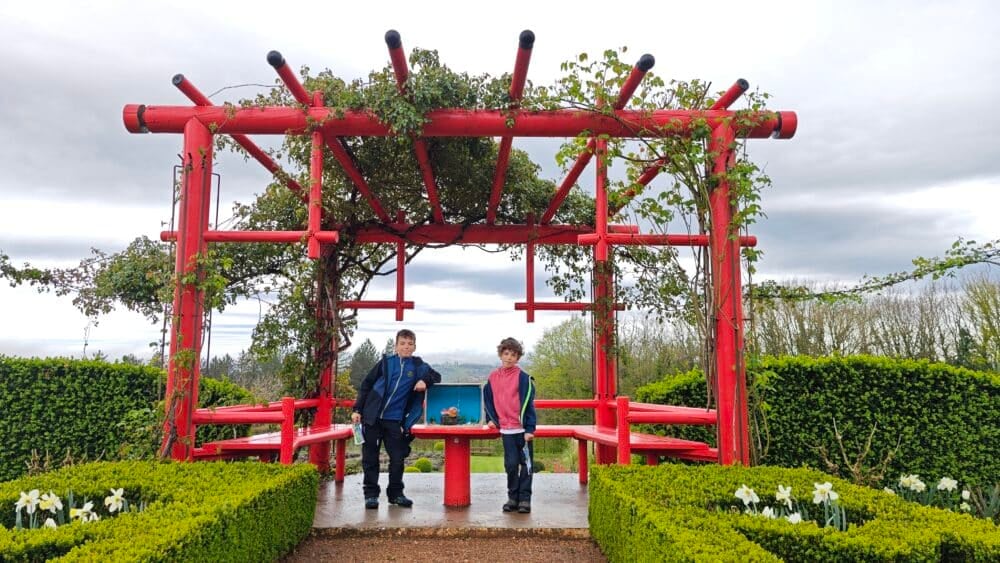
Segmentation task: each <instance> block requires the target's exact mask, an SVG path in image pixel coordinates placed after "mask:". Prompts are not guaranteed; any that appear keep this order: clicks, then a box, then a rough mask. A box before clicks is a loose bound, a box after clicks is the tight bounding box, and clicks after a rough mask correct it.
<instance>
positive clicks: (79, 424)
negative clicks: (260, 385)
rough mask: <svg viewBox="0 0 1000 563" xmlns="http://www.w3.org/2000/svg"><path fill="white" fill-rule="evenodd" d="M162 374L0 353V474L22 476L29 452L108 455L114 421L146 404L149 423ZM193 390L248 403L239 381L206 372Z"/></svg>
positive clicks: (229, 433)
mask: <svg viewBox="0 0 1000 563" xmlns="http://www.w3.org/2000/svg"><path fill="white" fill-rule="evenodd" d="M164 378H165V375H164V373H163V370H160V369H156V368H152V367H146V366H136V365H130V364H110V363H106V362H98V361H90V360H73V359H66V358H48V359H37V358H32V359H26V358H10V357H6V356H0V444H2V448H0V479H13V478H15V477H18V476H20V475H23V474H24V473H25V471H26V465H25V464H26V462H27V461H28V460H29V459H31V451H32V450H36V451H38V453H39V454H40V455H42V456H44V455H45V453H46V451H48V452H49V453H50V454H51V455H52V456H53V457H54V458H55V459H61V458H62V457H63V456H65V455H66V451H67V450H69V451H70V452H71V453H72V455H73V456H74V457H81V456H83V455H86V456H87V457H89V458H90V459H94V458H96V457H98V456H101V455H103V456H105V457H106V458H110V459H114V458H115V457H116V455H117V453H118V450H119V448H120V447H121V445H122V443H123V442H125V441H126V437H125V435H124V430H123V429H122V428H121V427H120V426H119V423H120V422H122V421H123V420H125V418H126V415H128V414H129V413H130V412H132V411H138V410H141V409H146V410H147V411H148V413H146V414H145V415H143V417H144V420H145V419H148V423H149V424H152V423H154V421H155V416H154V415H153V411H152V409H154V408H155V403H156V401H157V399H158V398H159V396H160V394H161V388H162V386H163V382H164V381H165V379H164ZM198 396H199V401H200V402H201V404H202V405H203V406H221V405H233V404H241V403H252V402H254V397H253V395H251V394H250V393H249V392H247V391H246V390H244V389H242V388H240V387H239V386H237V385H235V384H233V383H229V382H226V381H218V380H214V379H208V378H205V377H202V378H201V379H200V381H199V395H198ZM161 408H162V407H161ZM248 432H249V426H240V427H233V426H205V427H199V429H198V436H197V438H198V441H199V443H201V442H205V441H210V440H216V439H222V438H233V437H239V436H245V435H247V433H248ZM151 439H154V438H151Z"/></svg>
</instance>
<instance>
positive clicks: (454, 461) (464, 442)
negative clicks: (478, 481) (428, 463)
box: [444, 436, 472, 506]
mask: <svg viewBox="0 0 1000 563" xmlns="http://www.w3.org/2000/svg"><path fill="white" fill-rule="evenodd" d="M471 455H472V452H471V448H470V447H469V439H468V438H462V437H458V436H451V437H449V438H447V439H446V440H445V441H444V505H445V506H469V505H470V504H471V503H472V495H471V494H470V492H469V490H470V488H471V487H470V475H469V461H470V460H469V458H470V456H471Z"/></svg>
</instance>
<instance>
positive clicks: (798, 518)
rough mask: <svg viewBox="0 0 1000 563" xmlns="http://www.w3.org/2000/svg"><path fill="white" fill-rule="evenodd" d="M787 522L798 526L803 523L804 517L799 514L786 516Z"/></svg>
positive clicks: (794, 513)
mask: <svg viewBox="0 0 1000 563" xmlns="http://www.w3.org/2000/svg"><path fill="white" fill-rule="evenodd" d="M785 520H788V522H789V523H790V524H798V523H799V522H801V521H802V515H801V514H799V513H798V512H793V513H792V514H789V515H788V516H785Z"/></svg>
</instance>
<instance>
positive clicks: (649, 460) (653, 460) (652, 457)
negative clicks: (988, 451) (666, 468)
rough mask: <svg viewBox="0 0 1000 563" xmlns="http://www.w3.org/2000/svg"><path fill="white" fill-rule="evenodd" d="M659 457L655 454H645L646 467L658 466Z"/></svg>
mask: <svg viewBox="0 0 1000 563" xmlns="http://www.w3.org/2000/svg"><path fill="white" fill-rule="evenodd" d="M659 464H660V456H658V455H656V454H646V465H659Z"/></svg>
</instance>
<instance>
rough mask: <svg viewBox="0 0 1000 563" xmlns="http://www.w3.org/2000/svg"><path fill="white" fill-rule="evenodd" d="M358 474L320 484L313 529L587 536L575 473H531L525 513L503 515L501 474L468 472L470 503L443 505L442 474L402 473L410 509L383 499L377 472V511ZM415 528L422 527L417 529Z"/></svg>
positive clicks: (583, 493) (582, 492)
mask: <svg viewBox="0 0 1000 563" xmlns="http://www.w3.org/2000/svg"><path fill="white" fill-rule="evenodd" d="M361 481H362V477H361V474H355V475H348V476H347V477H346V478H345V479H344V482H343V483H342V484H337V483H334V482H332V481H327V482H323V483H322V484H321V485H320V489H319V497H318V499H317V505H316V517H315V519H314V520H313V527H314V528H316V529H317V531H321V530H323V529H336V530H329V531H330V532H331V533H338V534H339V533H349V532H350V531H351V530H358V531H368V530H369V529H397V528H409V529H414V530H413V531H414V532H417V533H419V534H421V535H439V534H441V535H445V534H447V531H443V532H439V531H436V530H438V529H462V530H466V531H467V530H471V529H478V530H480V533H482V534H483V535H491V534H497V533H504V532H506V531H509V530H515V529H524V530H529V529H530V530H538V531H541V530H545V529H551V530H553V531H555V530H561V531H559V532H556V535H586V530H587V501H588V497H587V486H586V485H581V484H580V483H579V478H578V477H577V475H576V474H575V473H539V474H537V475H535V476H534V483H533V487H532V492H533V497H532V503H531V513H530V514H518V513H504V512H503V511H502V510H501V509H500V507H501V506H502V505H503V503H504V501H505V500H506V499H507V490H506V489H507V477H506V475H504V474H501V473H473V474H472V481H471V484H472V489H471V490H472V504H471V505H470V506H467V507H463V508H455V507H446V506H444V504H443V502H444V475H443V474H442V473H407V474H405V475H404V477H403V482H404V483H405V485H406V490H405V491H404V494H405V495H406V496H407V497H409V498H410V499H412V500H413V506H412V507H411V508H401V507H398V506H395V505H391V504H389V501H388V500H387V499H386V497H385V486H386V483H387V482H388V475H387V474H385V473H383V474H382V475H380V478H379V483H380V484H381V485H382V489H383V492H382V497H381V498H380V499H379V507H378V510H366V509H365V507H364V496H363V494H362V490H361ZM417 528H419V529H422V530H416V529H417Z"/></svg>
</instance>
